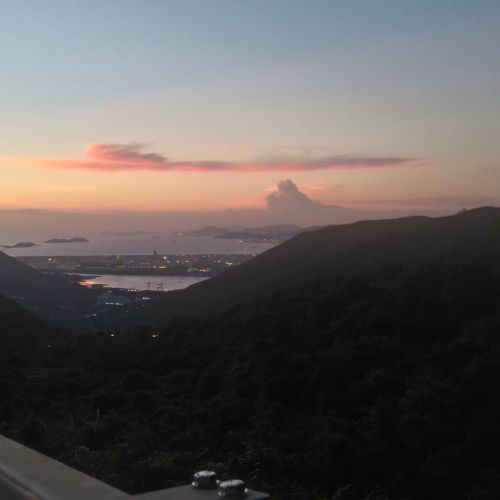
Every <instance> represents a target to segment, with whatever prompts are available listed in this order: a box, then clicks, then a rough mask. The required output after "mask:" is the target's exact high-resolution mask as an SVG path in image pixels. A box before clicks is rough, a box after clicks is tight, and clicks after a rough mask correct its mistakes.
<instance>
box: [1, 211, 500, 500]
mask: <svg viewBox="0 0 500 500" xmlns="http://www.w3.org/2000/svg"><path fill="white" fill-rule="evenodd" d="M447 220H448V221H451V223H452V225H454V224H455V221H459V222H460V224H458V223H457V227H455V228H453V230H451V229H450V228H449V227H448V226H447V225H446V220H445V219H437V221H438V223H437V226H436V227H435V228H433V229H432V234H433V238H432V239H430V238H429V234H430V233H429V226H432V225H433V224H434V221H433V220H432V219H410V220H407V222H408V226H405V222H404V221H398V222H397V223H396V222H394V224H395V225H396V226H397V227H398V230H397V231H395V232H392V231H391V232H390V233H391V234H388V233H383V234H382V236H381V235H380V233H378V237H380V238H379V239H378V241H379V244H378V245H375V244H373V242H374V239H373V238H374V237H370V238H367V239H366V241H361V242H359V241H357V245H359V246H357V247H356V248H358V249H362V250H359V251H358V250H355V249H354V250H353V255H351V254H349V252H347V248H348V247H345V246H343V247H342V248H343V250H344V249H345V250H346V253H342V252H340V250H339V252H340V253H338V255H340V256H341V264H336V263H335V262H331V261H330V260H329V259H328V258H327V260H325V261H322V260H321V259H320V258H318V260H317V261H316V265H319V264H320V263H321V262H324V263H325V267H323V268H318V269H317V270H316V272H313V271H314V270H315V269H316V267H315V265H313V264H310V267H309V269H310V270H311V272H310V273H309V279H308V280H305V281H304V282H302V283H296V284H294V285H292V286H287V287H284V288H282V289H280V290H278V291H276V292H271V293H269V294H267V295H266V294H264V295H263V297H262V298H260V299H255V300H252V301H248V302H247V303H241V304H239V305H236V306H233V307H229V308H228V309H226V310H225V312H223V313H222V314H220V315H211V316H200V317H196V318H189V317H185V318H177V319H175V320H172V321H170V322H169V323H168V324H166V325H165V326H164V327H162V328H155V329H153V328H148V327H142V328H135V329H134V328H131V329H128V330H127V331H117V330H108V331H102V332H100V333H95V334H88V335H81V336H79V337H77V338H76V339H74V340H73V339H72V340H69V339H66V340H64V341H60V342H58V343H57V345H55V348H52V350H51V352H50V353H48V354H47V353H45V354H44V355H43V356H40V357H39V358H38V360H36V361H34V365H35V364H37V366H38V368H37V369H39V370H40V369H42V368H43V369H45V375H44V378H42V379H33V378H22V379H20V380H18V381H17V382H16V399H15V402H14V403H13V404H11V405H10V406H9V407H8V410H9V411H8V412H4V413H2V415H3V418H2V423H1V425H2V427H1V429H0V431H1V432H3V433H7V434H8V435H10V436H13V437H14V438H16V439H19V440H21V441H23V442H25V443H28V444H29V445H31V446H35V447H37V448H38V449H41V450H43V451H45V452H47V453H49V454H51V455H53V456H56V457H57V458H59V459H61V460H63V461H65V462H67V463H69V464H71V465H74V466H76V467H78V468H81V469H82V470H85V471H87V472H89V473H91V474H95V475H97V476H98V477H100V478H102V479H104V480H106V481H109V482H111V483H113V484H115V485H117V486H119V487H121V488H124V489H126V490H129V491H145V490H150V489H154V488H158V487H162V486H169V485H173V484H178V483H183V482H185V481H186V480H188V478H189V475H190V473H191V472H192V471H193V470H196V469H199V468H207V467H208V468H214V469H216V470H218V471H219V472H220V473H221V474H230V475H231V476H233V477H234V476H241V477H243V478H245V479H247V481H248V482H249V484H250V485H251V486H253V487H255V488H258V489H261V490H265V491H270V492H272V493H273V494H274V495H275V497H276V498H278V499H287V500H290V499H292V500H299V499H328V500H330V499H335V500H346V499H351V500H352V499H370V500H374V499H383V498H389V499H400V500H403V499H413V500H417V499H421V500H427V499H431V500H432V499H440V500H448V499H449V500H489V499H496V498H500V398H499V389H498V383H497V381H498V380H499V379H500V337H499V331H500V237H499V235H500V225H499V224H498V210H495V209H484V210H482V211H481V210H480V211H475V212H474V213H471V214H461V215H458V216H456V217H455V218H449V219H447ZM443 221H444V222H443ZM464 221H465V223H464ZM469 221H470V223H469ZM370 224H371V223H370ZM373 224H375V223H373ZM384 224H386V225H390V224H391V222H389V221H387V222H384V223H382V225H384ZM351 227H352V228H356V227H360V225H353V226H351ZM361 227H363V226H362V225H361ZM351 230H352V231H354V229H349V227H348V226H346V227H345V229H343V231H346V232H348V231H351ZM329 231H330V229H328V230H320V232H319V233H318V232H317V233H311V234H306V235H304V236H303V237H298V238H297V239H296V240H292V241H291V242H288V243H286V244H284V245H282V246H281V247H278V248H276V249H275V251H274V252H273V253H271V256H275V255H279V253H280V252H282V251H283V252H284V251H285V250H286V251H287V254H288V255H289V256H290V257H289V260H288V261H287V262H285V265H286V266H287V267H290V266H291V265H292V263H293V262H299V261H300V262H308V261H307V259H306V258H305V257H306V256H310V255H311V254H312V253H313V246H312V243H311V247H310V248H308V246H307V245H306V244H305V242H307V241H309V240H310V239H312V238H313V236H314V234H316V236H315V243H314V245H317V244H318V243H317V242H318V238H317V235H318V234H319V235H320V236H321V237H322V238H323V237H324V240H323V241H324V245H323V246H320V247H317V246H315V247H314V248H318V253H321V252H323V251H324V253H325V256H326V257H328V255H331V254H330V253H329V252H330V250H327V249H325V247H326V246H328V234H329ZM331 231H334V228H331ZM356 231H357V229H356ZM403 237H404V239H401V238H403ZM301 238H302V239H301ZM375 239H377V238H375ZM433 241H434V242H436V243H435V245H434V246H433V247H432V249H431V246H432V242H433ZM370 242H371V243H370ZM391 242H392V247H391ZM299 243H300V245H299ZM287 245H288V246H287ZM290 245H292V246H290ZM370 245H371V246H370ZM331 246H332V247H333V246H334V243H331ZM293 248H296V249H297V255H295V257H294V256H293V252H292V251H291V249H293ZM299 248H300V249H301V250H300V251H301V252H302V251H307V255H302V256H300V255H298V252H299ZM370 249H371V250H370ZM406 252H408V254H406ZM368 256H373V258H372V259H368V260H366V261H362V260H359V259H362V258H368ZM268 258H269V256H267V257H266V256H262V258H260V262H261V263H262V262H263V263H264V264H265V263H266V262H267V260H266V259H268ZM273 258H274V257H273ZM283 258H285V257H283ZM276 259H278V257H276ZM356 259H358V263H359V265H355V261H356ZM252 262H253V263H252V266H255V267H250V268H249V267H248V266H247V268H246V269H247V271H245V273H246V272H248V269H252V270H255V274H256V275H257V274H258V273H260V271H259V269H260V267H259V265H258V262H259V261H258V260H257V259H255V260H254V261H252ZM276 262H277V264H278V263H279V262H278V261H276ZM309 262H311V261H309ZM349 262H351V265H350V266H349V265H347V263H349ZM264 264H262V265H264ZM244 266H245V265H242V266H241V268H242V269H243V270H244V269H245V268H244ZM360 268H363V272H354V271H355V270H357V269H360ZM270 269H271V267H269V268H267V269H266V273H267V272H270ZM282 269H283V268H282ZM329 269H333V270H335V272H331V273H329V272H327V270H329ZM353 269H354V271H353ZM241 272H242V273H243V271H241ZM263 274H265V273H264V272H263V273H262V274H261V275H263ZM235 275H236V274H235V273H232V275H231V276H235ZM222 279H223V278H222V277H221V280H220V281H219V283H222ZM224 279H226V278H224ZM227 279H229V278H227ZM231 279H233V278H232V277H231ZM242 286H245V285H242ZM188 293H189V291H188V292H186V295H187V294H188ZM34 365H33V366H32V367H31V368H29V367H27V368H26V369H25V372H28V371H29V369H31V370H33V368H34Z"/></svg>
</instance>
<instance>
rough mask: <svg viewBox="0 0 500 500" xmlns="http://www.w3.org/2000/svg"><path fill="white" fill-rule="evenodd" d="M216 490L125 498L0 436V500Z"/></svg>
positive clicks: (195, 497)
mask: <svg viewBox="0 0 500 500" xmlns="http://www.w3.org/2000/svg"><path fill="white" fill-rule="evenodd" d="M220 498H221V494H220V492H219V490H218V489H196V488H194V487H193V486H191V485H189V486H179V487H177V488H168V489H165V490H158V491H151V492H149V493H143V494H140V495H128V494H127V493H124V492H123V491H120V490H118V489H116V488H113V487H112V486H109V485H108V484H106V483H103V482H101V481H98V480H97V479H94V478H93V477H90V476H87V475H86V474H84V473H83V472H79V471H77V470H75V469H72V468H71V467H68V466H67V465H64V464H62V463H61V462H58V461H57V460H53V459H52V458H49V457H47V456H45V455H42V454H41V453H38V452H36V451H35V450H32V449H31V448H28V447H26V446H23V445H22V444H19V443H17V442H15V441H12V440H11V439H8V438H6V437H4V436H0V499H1V500H127V499H128V500H210V499H213V500H215V499H220ZM227 498H244V499H245V500H261V499H265V498H268V495H266V494H265V493H261V492H258V491H252V490H248V491H247V492H246V494H245V495H236V496H234V497H233V496H229V495H227Z"/></svg>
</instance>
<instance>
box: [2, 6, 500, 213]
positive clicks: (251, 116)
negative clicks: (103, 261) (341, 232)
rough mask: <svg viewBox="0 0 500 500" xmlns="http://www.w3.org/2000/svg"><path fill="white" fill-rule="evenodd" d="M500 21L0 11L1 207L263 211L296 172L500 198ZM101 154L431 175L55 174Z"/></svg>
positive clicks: (376, 196) (291, 11)
mask: <svg viewBox="0 0 500 500" xmlns="http://www.w3.org/2000/svg"><path fill="white" fill-rule="evenodd" d="M498 26H500V3H499V2H497V1H487V0H484V1H480V2H472V1H460V0H454V1H443V0H441V1H423V0H422V1H410V0H408V1H402V0H394V1H378V0H371V1H369V0H365V1H357V0H349V1H334V0H328V1H317V0H308V1H307V2H304V1H290V0H288V1H285V0H266V1H264V0H262V1H261V0H251V1H250V0H247V1H243V0H241V1H236V0H231V1H222V0H220V1H216V0H204V1H202V0H198V1H193V0H182V1H166V0H163V1H147V0H146V1H144V0H143V1H130V0H115V1H103V0H99V1H92V0H90V1H89V0H87V1H85V2H81V1H70V0H66V1H64V2H61V1H50V0H44V2H39V1H21V0H16V1H9V0H4V1H3V2H2V3H1V5H0V64H1V68H2V74H3V78H2V80H1V81H0V108H1V109H2V115H3V120H2V121H1V123H0V169H1V170H0V175H2V179H3V181H4V182H3V183H2V184H3V192H2V187H0V196H1V197H2V199H3V206H4V207H5V208H15V207H18V208H28V207H32V206H36V207H43V208H48V209H56V208H62V209H69V208H78V209H79V210H85V209H87V208H89V207H92V208H102V209H113V210H120V209H124V208H126V207H127V206H128V205H129V204H130V200H131V199H134V200H136V208H137V209H138V210H139V209H148V210H153V209H154V210H167V211H168V210H208V209H216V208H233V207H236V208H238V207H239V206H242V205H245V206H246V205H248V206H256V207H257V206H259V203H261V204H262V202H263V201H262V200H264V198H265V193H266V192H268V191H269V189H272V187H273V186H275V185H276V184H277V182H278V181H280V180H282V179H283V178H284V177H293V179H294V181H295V182H296V183H297V184H298V185H299V186H300V187H303V190H304V191H305V192H309V193H310V194H311V193H316V194H315V196H317V197H319V199H320V200H321V202H323V203H333V204H349V205H350V206H354V205H356V204H358V205H360V206H368V205H370V204H382V203H385V204H386V205H390V204H391V203H393V204H394V203H396V202H395V201H394V200H396V201H397V204H399V205H401V204H402V203H403V201H404V200H405V199H407V200H408V202H409V204H410V205H411V206H414V204H415V203H416V201H417V200H418V199H425V200H428V199H431V198H440V199H446V198H447V197H448V198H450V199H457V197H458V198H460V197H468V199H469V200H475V201H476V202H477V203H479V204H480V203H481V202H483V201H484V202H486V201H487V200H495V199H496V198H497V197H498V198H500V188H497V187H496V186H497V185H500V173H499V168H500V165H499V155H498V150H497V142H498V136H499V132H500V130H499V123H500V120H499V118H500V104H499V103H500V65H499V64H498V59H499V56H500V34H499V31H500V30H498ZM88 143H97V144H103V145H108V144H113V145H124V146H126V145H130V144H132V143H144V144H147V147H145V149H144V154H146V151H148V152H150V153H151V152H154V153H156V154H158V155H162V156H164V157H168V159H170V160H173V161H179V162H188V161H194V162H206V161H221V162H232V163H234V164H235V165H236V166H238V165H240V163H242V162H243V163H245V162H246V163H248V162H254V163H255V162H262V159H265V160H266V161H268V160H269V158H272V159H276V158H282V159H283V158H284V159H285V160H286V161H287V162H289V163H290V164H294V165H296V164H297V162H298V161H300V160H303V159H304V158H307V159H310V158H325V157H331V156H348V157H353V156H354V157H359V156H364V157H367V158H381V157H384V158H385V157H391V158H392V157H405V158H414V159H415V160H418V161H419V162H421V163H425V165H426V167H425V168H420V165H421V163H419V168H412V167H411V166H408V165H407V164H405V165H403V166H402V167H401V168H398V169H393V168H387V169H384V168H377V169H373V168H368V167H367V168H365V169H359V170H356V171H353V170H349V169H345V170H342V169H339V170H337V169H334V168H332V169H328V170H326V171H307V170H300V169H298V170H297V169H296V171H293V170H292V171H291V172H290V174H289V175H286V172H285V173H283V174H282V173H281V172H279V173H277V172H276V171H273V170H272V169H270V170H269V172H267V171H266V170H265V169H262V168H260V167H259V168H260V169H259V172H258V173H255V172H253V173H246V174H245V173H238V174H237V175H234V174H233V171H236V170H237V168H234V169H232V170H231V172H229V173H228V172H217V173H211V172H206V171H202V172H197V173H195V172H170V171H169V172H165V173H164V172H159V173H158V172H157V173H152V172H150V171H146V172H142V171H140V169H138V168H137V165H136V164H134V165H133V168H131V171H130V172H125V173H124V172H123V171H122V172H121V173H120V174H119V176H120V177H119V178H118V175H117V174H116V173H110V172H109V169H106V168H104V169H103V171H102V172H100V171H99V169H98V168H97V167H98V165H97V164H96V165H93V167H92V171H91V172H90V171H88V169H87V170H85V168H82V169H81V170H78V169H77V168H75V169H73V167H72V170H71V171H68V170H64V169H63V168H59V167H57V166H60V165H63V163H62V161H60V160H61V159H67V158H71V159H74V161H73V163H71V165H72V166H75V165H83V161H80V160H82V159H84V158H85V148H86V144H88ZM29 158H33V162H32V165H31V166H30V164H29V161H28V160H29ZM78 159H79V160H78ZM52 160H54V161H53V164H54V165H56V168H50V165H51V163H50V162H51V161H52ZM285 160H284V161H285ZM78 161H80V163H78ZM47 165H48V166H49V167H48V168H46V167H47ZM94 166H95V167H96V168H94ZM146 170H147V169H146ZM116 186H119V188H120V189H119V191H120V192H121V193H124V194H123V195H120V196H118V194H117V193H116V189H115V188H116ZM339 186H343V187H342V189H340V188H339ZM71 188H75V189H76V190H77V191H78V196H75V195H74V192H72V189H71ZM308 190H309V191H308ZM315 190H316V191H315ZM151 194H152V195H153V197H154V198H155V199H159V198H158V196H160V195H163V196H164V199H165V201H164V202H163V203H158V202H155V203H156V204H152V203H151V202H150V201H147V200H149V199H150V198H151ZM311 195H312V194H311ZM259 200H260V201H259ZM471 203H473V202H472V201H471ZM0 208H2V207H0ZM452 208H455V207H454V205H453V204H450V209H452Z"/></svg>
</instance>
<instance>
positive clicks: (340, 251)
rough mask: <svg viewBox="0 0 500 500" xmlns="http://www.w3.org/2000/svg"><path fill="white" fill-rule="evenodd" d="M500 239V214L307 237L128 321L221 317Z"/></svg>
mask: <svg viewBox="0 0 500 500" xmlns="http://www.w3.org/2000/svg"><path fill="white" fill-rule="evenodd" d="M497 239H500V208H495V207H483V208H477V209H474V210H469V211H466V212H461V213H459V214H456V215H452V216H448V217H439V218H430V217H423V216H417V217H407V218H401V219H390V220H376V221H362V222H357V223H354V224H347V225H339V226H328V227H324V228H321V229H317V230H314V231H309V232H305V233H302V234H300V235H298V236H296V237H295V238H292V239H291V240H289V241H287V242H285V243H283V244H281V245H279V246H277V247H274V248H272V249H270V250H268V251H267V252H264V253H263V254H261V255H258V256H257V257H255V258H253V259H251V260H249V261H248V262H245V263H243V264H241V265H239V266H237V267H235V268H232V269H229V270H228V271H226V272H224V273H221V274H219V275H217V276H215V277H214V278H211V279H210V280H208V281H205V282H202V283H199V284H196V285H193V286H191V287H189V288H188V289H186V290H182V291H178V292H172V293H171V294H168V296H167V297H165V298H164V299H160V300H158V301H155V302H153V303H150V304H147V305H145V306H143V307H141V308H135V309H134V308H131V309H130V310H129V311H128V313H127V314H126V315H125V316H124V318H126V321H127V322H128V323H145V324H150V323H155V324H161V323H162V322H165V321H166V320H168V319H170V318H172V317H175V316H183V315H188V316H195V315H203V314H213V313H220V312H222V311H224V310H226V309H228V308H230V307H233V306H235V305H237V304H240V303H244V302H248V301H252V300H255V299H257V298H262V297H268V296H270V295H271V294H273V293H275V292H277V291H279V290H283V289H286V288H288V287H293V286H303V285H306V284H308V283H312V282H314V280H317V279H321V278H325V277H328V278H335V277H337V278H340V277H346V276H364V275H367V274H369V273H370V272H372V271H374V270H380V269H390V268H397V267H398V266H410V267H414V266H416V265H418V264H419V263H421V262H424V261H426V260H428V259H430V258H433V257H435V256H438V255H440V254H442V253H444V252H447V251H450V250H451V249H453V247H454V246H455V245H457V244H460V243H461V242H463V241H468V242H469V243H470V244H471V245H482V244H487V245H491V244H492V240H495V241H496V240H497ZM115 320H116V321H119V320H120V319H119V318H118V317H117V318H115Z"/></svg>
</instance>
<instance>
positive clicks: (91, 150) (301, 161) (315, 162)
mask: <svg viewBox="0 0 500 500" xmlns="http://www.w3.org/2000/svg"><path fill="white" fill-rule="evenodd" d="M146 147H147V145H146V144H144V143H140V142H133V143H130V144H97V143H90V144H89V145H88V146H87V149H86V152H85V158H83V159H81V158H47V157H41V158H26V157H23V158H19V157H14V158H12V157H10V158H6V157H3V158H1V157H0V160H2V161H7V162H9V161H10V162H11V163H14V164H24V165H32V166H39V167H45V168H59V169H63V170H91V171H96V172H126V171H141V170H143V171H155V172H169V171H177V172H179V171H181V172H235V173H255V172H307V171H315V170H333V169H363V168H398V167H409V166H412V167H417V166H425V164H424V163H423V162H422V161H419V160H417V159H415V158H406V157H399V156H385V157H378V156H375V157H370V156H348V155H337V156H323V157H316V158H311V157H285V158H278V159H276V158H273V159H260V160H255V161H242V162H231V161H210V160H207V161H171V160H169V159H168V158H167V157H166V156H163V155H161V154H158V153H146V152H144V150H145V148H146Z"/></svg>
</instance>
